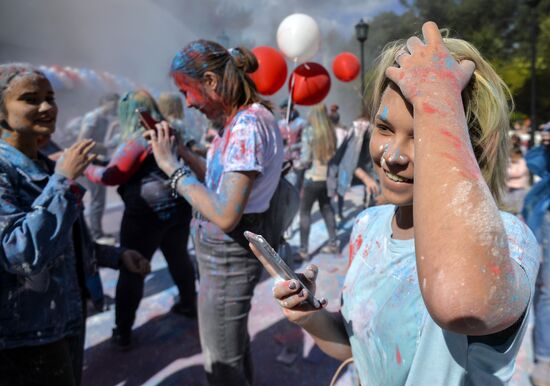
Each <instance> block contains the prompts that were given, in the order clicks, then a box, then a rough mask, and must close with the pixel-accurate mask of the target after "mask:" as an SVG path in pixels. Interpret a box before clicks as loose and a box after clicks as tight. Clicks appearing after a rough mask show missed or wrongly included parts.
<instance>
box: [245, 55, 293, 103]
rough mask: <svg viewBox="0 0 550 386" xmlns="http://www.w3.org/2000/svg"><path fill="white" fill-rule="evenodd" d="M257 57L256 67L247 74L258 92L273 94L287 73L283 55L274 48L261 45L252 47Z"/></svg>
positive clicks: (281, 84)
mask: <svg viewBox="0 0 550 386" xmlns="http://www.w3.org/2000/svg"><path fill="white" fill-rule="evenodd" d="M252 52H253V53H254V55H256V59H258V69H257V70H256V71H254V72H253V73H251V74H248V75H249V76H250V77H251V78H252V80H253V81H254V83H255V84H256V89H257V90H258V92H259V93H260V94H263V95H272V94H275V93H276V92H277V91H279V89H280V88H281V87H283V84H285V80H286V75H287V73H288V71H287V67H286V61H285V58H284V57H283V55H282V54H281V53H280V52H279V51H277V50H276V49H275V48H271V47H268V46H261V47H256V48H254V49H252Z"/></svg>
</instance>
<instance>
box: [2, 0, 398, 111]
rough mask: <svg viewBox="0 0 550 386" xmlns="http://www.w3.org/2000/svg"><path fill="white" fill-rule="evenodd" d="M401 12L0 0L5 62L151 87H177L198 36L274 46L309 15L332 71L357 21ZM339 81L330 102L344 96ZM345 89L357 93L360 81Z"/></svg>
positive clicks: (352, 5)
mask: <svg viewBox="0 0 550 386" xmlns="http://www.w3.org/2000/svg"><path fill="white" fill-rule="evenodd" d="M402 9H403V8H402V6H401V5H400V3H399V0H338V1H323V0H299V1H298V0H297V1H290V0H240V1H216V0H93V1H90V0H0V61H1V62H10V61H25V62H30V63H33V64H37V65H40V64H44V65H53V64H59V65H61V66H74V67H86V68H91V69H94V70H98V71H109V72H111V73H114V74H118V75H122V76H125V77H128V78H129V79H132V80H133V81H135V82H136V83H138V84H140V85H144V86H146V87H148V88H151V89H154V90H163V89H169V88H172V89H173V85H171V82H170V79H169V77H168V68H169V64H170V60H171V58H172V56H173V55H174V53H175V52H176V51H177V50H178V49H180V48H181V47H183V46H184V45H185V44H186V43H188V42H189V41H191V40H193V39H197V38H206V39H212V40H217V41H220V42H222V43H224V44H225V45H229V46H238V45H244V46H246V47H248V48H253V47H255V46H260V45H269V46H272V47H277V44H276V31H277V27H278V25H279V24H280V23H281V21H282V20H283V19H284V18H285V17H286V16H288V15H290V14H292V13H296V12H300V13H305V14H308V15H310V16H312V17H313V18H314V19H315V20H316V21H317V23H318V25H319V27H320V30H321V34H322V41H321V44H322V45H321V49H320V51H319V53H318V54H317V56H316V57H315V58H313V60H314V61H318V62H320V63H321V64H324V65H325V66H327V68H328V67H330V62H331V60H332V58H333V57H334V56H335V55H336V54H337V53H339V52H340V47H344V46H345V45H346V44H347V45H346V47H347V46H349V42H350V40H351V41H352V40H353V39H354V33H355V32H354V25H355V24H356V23H357V22H358V21H359V19H361V18H363V19H365V20H367V21H368V20H369V19H372V18H373V17H374V16H376V15H377V14H378V13H380V12H383V11H394V12H398V13H399V12H400V11H402ZM370 33H375V31H371V32H370ZM344 43H345V44H344ZM358 50H359V47H358V45H357V52H358ZM340 86H342V85H337V86H336V87H333V89H334V90H333V91H334V92H332V91H331V95H329V99H330V97H331V96H333V97H334V98H339V97H338V95H339V93H340V94H341V93H342V90H339V89H341V87H340ZM346 86H350V87H354V89H353V90H352V91H351V93H356V92H357V85H353V86H351V85H346ZM283 94H284V91H282V92H280V93H279V94H277V95H276V96H275V98H276V99H277V102H278V99H281V98H284V96H283ZM334 98H333V99H334Z"/></svg>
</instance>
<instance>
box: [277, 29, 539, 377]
mask: <svg viewBox="0 0 550 386" xmlns="http://www.w3.org/2000/svg"><path fill="white" fill-rule="evenodd" d="M422 31H423V39H422V40H421V39H420V38H418V37H411V38H409V39H408V40H407V41H406V42H405V41H398V42H395V43H393V44H390V45H388V46H387V47H386V48H385V50H384V51H383V53H382V54H381V56H380V58H379V61H378V63H377V66H376V68H375V77H374V87H373V93H372V103H371V109H372V112H373V114H372V115H371V116H372V117H373V123H374V125H373V126H374V127H373V132H372V137H371V140H370V152H371V155H372V158H373V162H374V168H375V170H376V172H377V174H378V176H379V179H380V185H381V189H382V193H383V195H384V197H385V198H386V199H387V200H388V202H389V203H390V205H382V206H376V207H372V208H369V209H367V210H365V211H364V212H362V213H361V214H360V215H359V216H358V218H357V219H356V220H355V225H354V228H353V231H352V236H351V240H350V259H351V265H350V267H349V270H348V272H347V275H346V279H345V282H344V286H343V290H342V306H341V309H340V311H337V312H329V311H327V310H326V308H325V309H322V310H315V309H313V308H312V307H311V306H309V305H307V304H305V303H304V302H303V300H304V299H305V296H306V295H307V291H313V292H315V279H316V275H317V268H316V267H314V266H310V267H308V268H307V269H306V271H305V279H306V280H308V282H309V284H310V288H309V289H304V288H301V286H300V285H299V283H296V282H295V281H286V282H281V283H277V284H276V285H275V289H274V296H275V298H276V299H277V300H278V301H279V302H280V304H281V307H282V308H283V312H284V314H285V315H286V317H287V318H288V319H289V320H291V321H293V322H295V323H297V324H298V325H300V326H302V327H303V328H304V329H305V330H306V331H308V332H309V333H310V334H311V336H313V338H314V339H315V341H316V342H317V344H318V345H319V347H320V348H321V349H322V350H323V351H325V352H326V353H327V354H329V355H331V356H333V357H335V358H337V359H340V360H346V359H348V358H349V357H353V359H354V361H355V366H356V368H357V370H358V374H359V378H360V380H361V384H363V385H413V384H414V385H446V386H447V385H449V386H452V385H463V384H470V385H504V384H507V383H508V382H509V381H510V379H511V377H512V374H513V370H514V364H515V358H516V356H517V353H518V350H519V347H520V344H521V341H522V338H523V336H524V334H525V331H526V329H527V324H528V318H527V312H528V309H529V306H530V304H531V302H532V299H533V294H534V286H535V279H536V275H537V270H538V265H539V249H538V248H537V244H536V240H535V238H534V236H533V234H532V233H531V231H530V230H529V229H528V228H527V226H526V225H525V224H523V223H522V222H521V221H520V220H518V219H517V217H515V216H513V215H511V214H509V213H506V212H503V211H499V209H498V206H497V205H498V203H499V202H500V198H501V193H502V191H503V188H504V185H505V178H506V176H505V173H506V162H507V159H508V157H507V151H508V144H507V131H508V125H509V106H508V100H507V97H508V96H509V93H508V92H507V88H506V86H505V84H504V82H503V81H502V80H501V79H500V78H499V77H498V75H497V74H496V73H495V71H494V70H493V69H492V68H491V66H490V65H489V64H488V63H487V62H486V61H485V60H484V59H483V58H482V57H481V55H480V54H479V52H478V51H477V50H476V49H475V48H474V47H473V46H472V45H471V44H470V43H468V42H466V41H464V40H460V39H451V38H443V37H442V36H441V33H440V31H439V29H438V27H437V25H436V24H435V23H433V22H427V23H425V24H424V26H423V28H422Z"/></svg>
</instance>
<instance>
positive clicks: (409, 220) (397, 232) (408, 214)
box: [392, 205, 414, 240]
mask: <svg viewBox="0 0 550 386" xmlns="http://www.w3.org/2000/svg"><path fill="white" fill-rule="evenodd" d="M392 233H393V234H392V237H393V238H394V239H398V240H408V239H412V238H414V224H413V206H412V205H408V206H400V207H398V208H397V210H396V211H395V215H394V216H393V220H392Z"/></svg>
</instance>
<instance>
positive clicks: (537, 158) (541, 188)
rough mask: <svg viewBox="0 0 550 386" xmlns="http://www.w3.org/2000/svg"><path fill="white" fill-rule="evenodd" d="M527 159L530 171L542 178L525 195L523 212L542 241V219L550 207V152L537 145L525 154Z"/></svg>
mask: <svg viewBox="0 0 550 386" xmlns="http://www.w3.org/2000/svg"><path fill="white" fill-rule="evenodd" d="M525 161H526V162H527V167H528V168H529V171H530V172H531V173H533V174H534V175H536V176H539V177H541V180H540V181H539V182H537V183H536V184H535V185H533V187H531V190H530V191H529V193H528V194H527V196H525V200H524V204H523V211H522V214H523V218H524V219H525V222H526V223H527V225H528V226H529V228H531V230H532V231H533V233H534V234H535V236H536V237H537V240H538V241H539V242H542V235H541V232H540V230H541V226H542V220H543V218H544V215H545V214H546V212H547V211H548V208H550V152H548V151H547V150H546V148H545V147H544V146H538V147H535V148H533V149H531V150H529V151H528V152H527V154H525Z"/></svg>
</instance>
